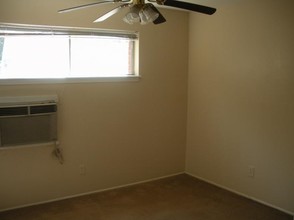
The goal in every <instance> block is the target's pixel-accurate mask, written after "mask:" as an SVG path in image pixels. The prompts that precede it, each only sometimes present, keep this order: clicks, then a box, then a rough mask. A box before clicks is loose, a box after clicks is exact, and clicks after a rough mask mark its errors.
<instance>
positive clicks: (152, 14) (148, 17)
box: [139, 4, 159, 24]
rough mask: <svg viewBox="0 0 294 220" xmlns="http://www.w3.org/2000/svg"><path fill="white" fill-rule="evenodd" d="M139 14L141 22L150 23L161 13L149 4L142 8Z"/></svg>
mask: <svg viewBox="0 0 294 220" xmlns="http://www.w3.org/2000/svg"><path fill="white" fill-rule="evenodd" d="M139 16H140V19H141V24H148V23H150V22H153V21H155V20H156V19H157V18H158V17H159V13H157V12H156V11H154V10H153V9H152V8H151V6H150V5H149V4H148V5H146V6H145V7H143V8H142V9H141V10H140V12H139Z"/></svg>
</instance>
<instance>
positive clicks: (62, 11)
mask: <svg viewBox="0 0 294 220" xmlns="http://www.w3.org/2000/svg"><path fill="white" fill-rule="evenodd" d="M129 1H130V0H103V1H99V2H94V3H90V4H85V5H79V6H75V7H71V8H65V9H62V10H59V11H58V13H64V12H70V11H74V10H78V9H83V8H88V7H92V6H96V5H99V4H105V3H120V2H129Z"/></svg>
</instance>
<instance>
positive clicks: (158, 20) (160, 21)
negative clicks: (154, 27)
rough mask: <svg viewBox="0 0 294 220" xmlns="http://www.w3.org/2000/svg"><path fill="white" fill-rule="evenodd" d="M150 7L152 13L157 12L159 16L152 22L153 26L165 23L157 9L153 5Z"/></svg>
mask: <svg viewBox="0 0 294 220" xmlns="http://www.w3.org/2000/svg"><path fill="white" fill-rule="evenodd" d="M150 7H151V8H152V9H153V11H155V12H157V13H158V14H159V16H158V18H156V19H155V20H154V21H153V23H154V24H161V23H164V22H166V20H165V18H164V17H163V15H162V14H161V13H160V12H159V11H158V9H157V8H156V7H155V6H154V5H153V4H150Z"/></svg>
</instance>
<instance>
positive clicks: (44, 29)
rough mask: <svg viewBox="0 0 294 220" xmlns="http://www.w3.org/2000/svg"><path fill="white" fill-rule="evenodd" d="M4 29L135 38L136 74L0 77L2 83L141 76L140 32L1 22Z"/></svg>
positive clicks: (130, 79)
mask: <svg viewBox="0 0 294 220" xmlns="http://www.w3.org/2000/svg"><path fill="white" fill-rule="evenodd" d="M4 29H5V30H7V31H13V30H19V31H27V32H28V33H29V34H32V35H36V36H38V35H47V36H48V35H57V36H62V35H63V36H85V35H86V36H108V37H122V38H126V39H133V40H134V45H133V46H134V48H133V59H132V63H133V64H132V65H133V72H134V74H132V75H122V76H97V77H68V78H67V77H66V78H17V79H0V85H17V84H58V83H94V82H115V81H138V80H139V79H140V78H141V76H140V75H139V72H138V70H139V33H138V32H136V31H126V30H109V29H96V28H80V27H65V26H45V25H27V24H25V25H24V24H14V23H13V24H12V23H0V31H2V32H3V30H4ZM16 34H17V33H16ZM3 35H4V36H5V35H6V34H3ZM3 35H2V36H3ZM24 35H25V34H24ZM0 36H1V32H0Z"/></svg>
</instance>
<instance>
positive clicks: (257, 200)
mask: <svg viewBox="0 0 294 220" xmlns="http://www.w3.org/2000/svg"><path fill="white" fill-rule="evenodd" d="M185 174H187V175H189V176H192V177H194V178H196V179H199V180H202V181H204V182H206V183H209V184H211V185H214V186H217V187H219V188H222V189H225V190H227V191H229V192H232V193H235V194H237V195H239V196H243V197H245V198H247V199H251V200H253V201H255V202H258V203H261V204H263V205H266V206H269V207H271V208H274V209H277V210H279V211H282V212H284V213H287V214H289V215H292V216H293V220H294V213H293V212H291V211H288V210H285V209H283V208H280V207H278V206H275V205H272V204H270V203H267V202H265V201H262V200H260V199H257V198H255V197H252V196H249V195H246V194H244V193H241V192H238V191H236V190H233V189H231V188H228V187H226V186H223V185H220V184H217V183H215V182H213V181H210V180H208V179H205V178H202V177H200V176H196V175H194V174H192V173H189V172H185Z"/></svg>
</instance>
